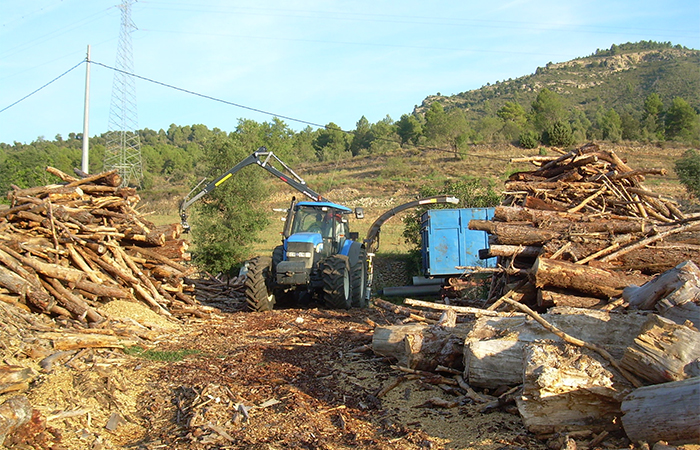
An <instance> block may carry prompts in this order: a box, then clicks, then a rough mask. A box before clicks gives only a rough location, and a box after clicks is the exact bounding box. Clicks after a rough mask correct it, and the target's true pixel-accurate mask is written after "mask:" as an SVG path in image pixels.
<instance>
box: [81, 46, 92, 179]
mask: <svg viewBox="0 0 700 450" xmlns="http://www.w3.org/2000/svg"><path fill="white" fill-rule="evenodd" d="M89 124H90V45H88V46H87V59H86V64H85V112H84V113H83V157H82V160H81V164H80V170H82V171H83V172H84V173H90V167H89V166H90V158H89V155H90V133H89V131H88V129H89Z"/></svg>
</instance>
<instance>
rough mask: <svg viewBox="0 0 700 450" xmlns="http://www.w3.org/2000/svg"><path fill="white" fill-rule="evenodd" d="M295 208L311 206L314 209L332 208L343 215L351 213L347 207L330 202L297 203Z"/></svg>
mask: <svg viewBox="0 0 700 450" xmlns="http://www.w3.org/2000/svg"><path fill="white" fill-rule="evenodd" d="M297 206H311V207H314V208H319V207H320V208H324V207H325V208H334V209H338V210H340V211H342V212H344V213H351V212H352V209H350V208H348V207H347V206H343V205H338V204H337V203H331V202H299V203H297Z"/></svg>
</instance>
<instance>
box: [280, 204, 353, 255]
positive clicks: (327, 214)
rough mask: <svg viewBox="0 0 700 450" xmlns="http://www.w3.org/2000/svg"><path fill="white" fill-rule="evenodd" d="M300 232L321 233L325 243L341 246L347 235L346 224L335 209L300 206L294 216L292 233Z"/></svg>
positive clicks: (341, 215)
mask: <svg viewBox="0 0 700 450" xmlns="http://www.w3.org/2000/svg"><path fill="white" fill-rule="evenodd" d="M301 232H308V233H321V235H322V236H323V240H324V241H325V242H327V243H335V244H338V245H341V246H342V243H343V242H344V241H345V239H346V238H347V235H348V223H347V220H346V219H345V218H344V217H343V214H342V213H341V212H340V211H338V210H336V209H333V208H328V207H310V206H300V207H299V209H298V210H297V212H296V214H295V216H294V223H293V224H292V233H301Z"/></svg>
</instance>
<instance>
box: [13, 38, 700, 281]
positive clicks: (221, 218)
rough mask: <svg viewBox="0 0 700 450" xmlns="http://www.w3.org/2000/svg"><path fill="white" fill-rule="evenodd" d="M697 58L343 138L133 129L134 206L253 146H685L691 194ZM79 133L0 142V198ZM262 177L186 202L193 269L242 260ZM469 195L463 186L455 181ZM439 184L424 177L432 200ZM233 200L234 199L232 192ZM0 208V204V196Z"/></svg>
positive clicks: (245, 130)
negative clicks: (137, 176) (192, 206)
mask: <svg viewBox="0 0 700 450" xmlns="http://www.w3.org/2000/svg"><path fill="white" fill-rule="evenodd" d="M698 67H700V51H697V50H690V49H686V48H680V47H678V46H673V45H671V44H670V43H653V42H641V43H636V44H625V45H620V46H612V47H611V49H609V50H605V51H597V52H596V53H595V54H594V55H591V56H589V57H586V58H579V59H576V60H573V61H570V62H567V63H561V64H556V65H555V64H549V65H547V67H545V68H539V69H538V70H537V71H536V73H535V74H533V75H529V76H527V77H522V78H519V79H516V80H508V81H506V82H499V83H496V84H494V85H487V86H484V87H482V88H481V89H478V90H475V91H469V92H466V93H461V94H457V95H454V96H449V97H446V96H442V95H440V94H438V95H435V96H430V97H428V98H426V99H425V100H424V101H423V103H422V104H421V105H420V106H418V107H416V108H415V109H414V111H412V112H410V113H406V114H403V115H402V116H401V117H400V118H399V119H398V120H396V121H395V120H393V119H392V118H391V117H388V116H387V117H386V118H385V119H383V120H380V121H378V122H376V123H369V121H368V120H367V119H366V118H365V117H364V116H363V117H361V118H360V119H359V120H358V122H357V124H356V128H355V129H354V130H341V129H340V128H339V127H338V126H337V125H335V124H334V123H329V124H328V125H326V127H325V128H319V129H312V128H311V127H307V128H305V129H303V130H301V131H295V130H293V129H292V128H290V127H289V125H287V124H286V123H285V122H284V121H283V120H280V119H278V118H272V119H271V120H270V121H266V122H262V123H260V122H256V121H253V120H249V119H239V121H238V124H237V126H236V128H235V129H234V130H232V131H224V130H221V129H218V128H214V129H209V128H208V127H207V126H206V125H204V124H195V125H176V124H172V125H170V126H169V127H168V129H160V130H157V131H156V130H151V129H147V128H146V129H142V130H139V131H138V132H137V135H138V139H139V141H140V145H141V156H142V162H143V168H142V172H143V178H142V180H141V182H140V184H139V186H138V187H139V188H140V189H141V191H140V195H141V196H142V197H143V198H155V197H163V198H165V197H177V198H182V197H183V196H184V194H186V193H187V192H188V191H189V190H190V189H191V188H192V187H193V186H195V185H196V184H197V182H199V181H200V180H201V179H203V178H207V179H209V180H212V179H214V178H216V177H217V176H219V175H221V174H222V173H224V172H226V171H227V170H228V169H229V168H231V167H232V166H234V165H235V164H237V163H238V162H240V161H241V160H243V159H244V158H245V157H247V156H248V155H250V154H251V153H252V152H253V151H255V150H256V149H258V148H259V147H261V146H265V147H267V148H268V149H269V150H272V151H274V153H275V154H276V155H277V156H278V157H280V158H281V159H282V160H283V161H285V162H286V163H287V164H288V165H289V166H290V167H294V168H295V170H296V168H297V167H300V166H302V165H304V164H308V163H313V162H321V163H323V162H332V163H334V164H338V163H340V162H342V161H348V162H349V161H351V160H352V159H353V158H357V159H359V158H360V157H362V158H365V161H367V159H366V158H367V157H369V158H370V160H371V157H372V156H375V155H376V156H382V157H391V156H392V155H397V156H400V155H401V154H402V152H405V151H411V150H412V149H439V150H440V151H444V152H448V153H450V154H451V155H452V157H453V158H455V159H461V158H468V157H471V156H475V155H474V154H473V153H474V150H472V149H476V148H479V146H481V148H483V145H491V144H493V145H502V144H510V145H517V146H520V147H523V148H529V149H537V148H538V147H539V148H540V151H541V152H543V151H546V150H545V149H544V148H545V147H546V146H554V147H559V148H562V149H566V148H570V147H573V146H576V145H579V144H583V143H585V142H589V141H608V142H613V143H623V142H629V143H639V142H642V143H648V144H652V145H654V146H656V147H657V148H659V151H663V147H664V146H666V145H672V146H678V145H681V146H687V148H688V151H687V152H686V154H685V156H684V157H683V158H681V159H679V160H678V161H676V166H675V167H676V172H677V174H678V176H679V179H680V180H681V182H682V183H683V184H684V185H685V186H686V187H687V189H688V191H689V192H690V193H691V194H692V193H694V194H695V195H696V196H698V193H699V192H700V186H699V184H700V181H698V180H700V153H698V152H696V151H695V150H694V149H693V148H697V147H698V146H700V114H699V113H700V71H698V70H697V68H698ZM106 137H107V136H106V134H103V135H100V136H94V137H91V138H90V162H89V171H90V172H91V173H97V172H100V171H103V167H104V165H103V161H104V155H105V144H106ZM81 153H82V135H81V134H80V133H70V134H69V135H68V136H67V137H66V138H64V137H63V136H60V135H59V136H55V137H54V139H53V140H47V139H44V138H38V139H37V140H35V141H34V142H32V143H30V144H22V143H13V144H6V143H0V190H2V192H7V191H9V190H11V189H12V188H13V186H17V187H19V188H26V187H32V186H40V185H46V184H50V183H54V182H57V181H58V180H57V179H55V177H53V176H52V175H50V174H49V173H47V172H46V171H45V168H46V166H53V167H56V168H58V169H60V170H62V171H64V172H67V173H72V171H73V168H76V167H80V165H81ZM268 176H269V175H267V174H265V173H263V171H247V172H246V176H245V177H233V179H232V180H231V181H229V182H227V183H226V184H224V185H221V186H220V187H219V188H217V189H216V190H215V191H213V192H211V193H210V194H209V195H208V196H207V200H206V201H203V202H200V203H199V204H198V207H197V208H196V209H197V214H196V215H195V216H194V217H193V221H192V222H193V242H194V243H195V244H196V246H197V249H198V258H199V262H201V263H203V264H205V266H207V267H208V268H209V269H211V270H212V271H220V270H227V268H230V267H232V266H234V265H235V264H237V263H240V261H242V260H244V259H245V258H246V257H248V256H249V255H248V251H249V249H250V244H251V243H252V242H253V241H254V240H255V239H256V235H257V233H258V232H259V231H260V230H262V229H263V228H265V227H266V226H267V224H268V215H267V214H266V213H265V212H264V211H263V210H262V209H261V208H262V205H263V203H264V200H265V199H266V198H267V196H269V193H270V189H271V187H270V185H271V183H270V182H269V179H268V178H267V177H268ZM457 183H463V184H464V185H465V186H470V184H469V183H470V181H468V180H457ZM443 184H444V180H432V181H431V180H427V179H426V180H425V185H426V186H425V187H426V188H429V189H432V190H434V191H435V192H437V191H438V190H440V189H443V188H444V186H443ZM241 192H245V195H240V193H241ZM0 202H3V203H7V199H6V198H4V196H3V198H2V200H0Z"/></svg>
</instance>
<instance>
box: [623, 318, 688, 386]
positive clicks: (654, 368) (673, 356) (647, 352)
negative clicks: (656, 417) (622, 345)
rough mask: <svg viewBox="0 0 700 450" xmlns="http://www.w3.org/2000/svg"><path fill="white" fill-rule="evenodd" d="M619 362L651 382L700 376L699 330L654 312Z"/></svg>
mask: <svg viewBox="0 0 700 450" xmlns="http://www.w3.org/2000/svg"><path fill="white" fill-rule="evenodd" d="M620 365H621V366H622V367H623V368H625V369H627V370H629V371H630V372H632V373H634V374H636V375H637V376H639V377H640V378H643V379H645V380H647V381H650V382H651V383H665V382H668V381H679V380H684V379H686V378H692V377H696V376H700V332H698V331H697V330H692V329H690V328H688V327H687V326H684V325H678V324H676V323H674V322H673V321H671V320H668V319H664V318H663V317H659V316H657V315H655V314H653V315H651V316H649V320H648V321H647V322H646V323H645V324H644V326H643V327H642V330H641V332H640V333H639V335H638V336H637V337H636V339H635V340H634V343H633V344H632V345H630V346H629V347H628V348H627V350H626V351H625V354H624V356H623V357H622V360H621V361H620Z"/></svg>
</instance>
